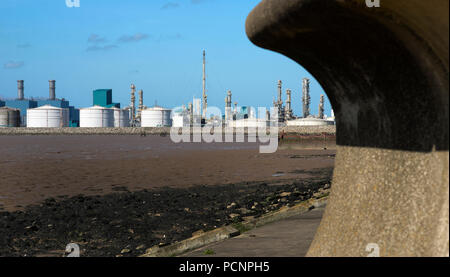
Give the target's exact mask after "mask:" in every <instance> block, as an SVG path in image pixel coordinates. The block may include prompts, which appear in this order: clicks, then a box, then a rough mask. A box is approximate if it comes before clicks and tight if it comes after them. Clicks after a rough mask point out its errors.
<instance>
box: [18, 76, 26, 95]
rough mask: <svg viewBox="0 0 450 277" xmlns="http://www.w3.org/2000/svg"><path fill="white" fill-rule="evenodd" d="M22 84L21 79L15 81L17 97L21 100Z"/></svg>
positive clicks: (22, 93)
mask: <svg viewBox="0 0 450 277" xmlns="http://www.w3.org/2000/svg"><path fill="white" fill-rule="evenodd" d="M23 91H24V86H23V80H19V81H17V99H19V100H23V99H24V95H25V94H24V92H23Z"/></svg>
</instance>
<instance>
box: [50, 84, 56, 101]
mask: <svg viewBox="0 0 450 277" xmlns="http://www.w3.org/2000/svg"><path fill="white" fill-rule="evenodd" d="M55 82H56V81H55V80H50V81H48V83H49V94H48V100H55V99H56V93H55Z"/></svg>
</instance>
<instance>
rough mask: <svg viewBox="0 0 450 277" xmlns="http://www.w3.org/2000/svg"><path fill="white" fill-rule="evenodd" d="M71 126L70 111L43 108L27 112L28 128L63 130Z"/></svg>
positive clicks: (46, 106)
mask: <svg viewBox="0 0 450 277" xmlns="http://www.w3.org/2000/svg"><path fill="white" fill-rule="evenodd" d="M68 126H69V109H63V108H58V107H53V106H50V105H45V106H41V107H38V108H35V109H28V110H27V127H30V128H62V127H68Z"/></svg>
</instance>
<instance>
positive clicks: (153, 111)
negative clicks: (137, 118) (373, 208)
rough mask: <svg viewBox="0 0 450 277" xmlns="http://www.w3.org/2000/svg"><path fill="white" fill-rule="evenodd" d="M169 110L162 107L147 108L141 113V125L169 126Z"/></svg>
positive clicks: (170, 124) (170, 122)
mask: <svg viewBox="0 0 450 277" xmlns="http://www.w3.org/2000/svg"><path fill="white" fill-rule="evenodd" d="M171 112H172V110H169V109H164V108H162V107H153V108H147V109H145V110H143V111H142V113H141V127H171V126H172V120H171V118H170V114H171Z"/></svg>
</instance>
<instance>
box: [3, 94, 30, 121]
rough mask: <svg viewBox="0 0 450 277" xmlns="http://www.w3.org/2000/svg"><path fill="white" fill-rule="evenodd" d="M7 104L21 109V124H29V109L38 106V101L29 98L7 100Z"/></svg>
mask: <svg viewBox="0 0 450 277" xmlns="http://www.w3.org/2000/svg"><path fill="white" fill-rule="evenodd" d="M5 106H7V107H10V108H15V109H18V110H20V121H21V124H20V126H26V124H27V109H34V108H37V106H38V105H37V101H34V100H29V99H16V100H6V102H5Z"/></svg>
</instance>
